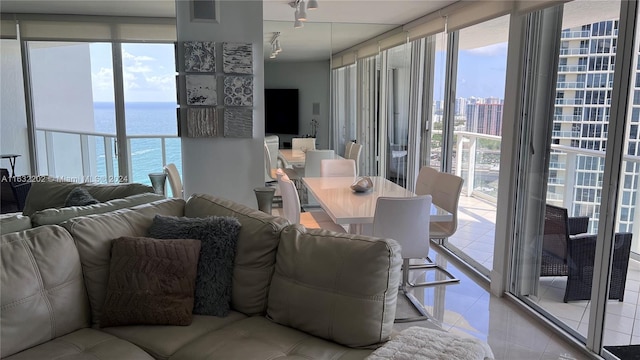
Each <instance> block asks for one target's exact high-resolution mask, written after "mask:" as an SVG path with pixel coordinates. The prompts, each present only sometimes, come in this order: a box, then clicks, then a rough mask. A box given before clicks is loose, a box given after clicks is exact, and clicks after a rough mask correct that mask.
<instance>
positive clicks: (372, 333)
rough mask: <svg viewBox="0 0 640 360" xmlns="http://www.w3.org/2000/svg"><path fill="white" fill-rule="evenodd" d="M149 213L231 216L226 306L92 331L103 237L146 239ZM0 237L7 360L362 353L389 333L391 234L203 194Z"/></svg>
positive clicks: (106, 244) (102, 274)
mask: <svg viewBox="0 0 640 360" xmlns="http://www.w3.org/2000/svg"><path fill="white" fill-rule="evenodd" d="M156 214H162V215H173V216H187V217H206V216H212V215H218V216H234V217H236V218H237V219H238V220H239V221H240V223H241V224H242V228H241V230H240V235H239V238H238V244H237V255H236V258H235V264H234V270H233V290H232V298H231V308H232V311H231V313H230V314H229V315H228V316H227V317H224V318H219V317H213V316H202V315H194V318H193V322H192V324H191V325H189V326H146V325H137V326H120V327H106V328H100V326H99V322H98V321H97V320H96V319H100V314H101V308H102V305H103V302H104V299H105V295H106V288H107V280H108V275H109V274H108V270H109V261H110V254H111V252H110V248H111V245H110V244H111V241H112V240H113V239H116V238H118V237H121V236H145V235H146V231H147V229H148V227H149V226H150V224H151V222H152V219H153V217H154V216H155V215H156ZM0 246H1V248H0V256H1V260H2V261H1V263H0V267H1V268H0V270H1V274H2V282H1V284H0V286H1V288H0V292H1V293H2V297H1V300H2V302H1V304H0V323H1V324H2V327H1V329H0V343H1V344H2V347H1V348H0V357H1V358H3V359H7V360H16V359H18V360H19V359H30V360H38V359H66V358H69V359H71V358H72V359H173V360H180V359H225V360H230V359H231V360H232V359H242V360H248V359H276V358H284V357H291V358H299V359H343V360H348V359H349V360H350V359H363V358H365V357H366V356H368V355H369V354H370V353H371V352H372V351H373V349H375V348H376V347H378V346H379V345H381V344H382V343H383V342H385V341H386V340H388V339H389V337H390V335H391V332H392V327H393V321H394V317H395V309H396V298H397V293H398V291H397V289H398V285H399V282H400V266H401V262H402V261H401V257H400V246H399V245H398V243H397V242H395V241H394V240H390V239H376V238H372V237H367V236H361V235H349V234H338V233H332V232H329V231H326V230H306V229H305V228H303V227H301V226H299V225H290V224H289V223H288V222H287V221H286V220H285V219H283V218H279V217H273V216H270V215H267V214H265V213H263V212H261V211H258V210H255V209H251V208H248V207H246V206H243V205H240V204H236V203H233V202H231V201H227V200H223V199H219V198H215V197H213V196H209V195H194V196H192V197H191V198H189V200H187V201H186V202H185V201H184V200H182V199H164V200H160V201H156V202H152V203H148V204H144V205H140V206H137V207H134V208H131V209H125V210H117V211H114V212H110V213H105V214H99V215H90V216H87V217H78V218H74V219H71V220H69V221H66V222H64V223H62V226H58V225H45V226H40V227H38V228H33V229H29V230H25V231H20V232H14V233H10V234H6V235H3V236H2V237H1V238H0Z"/></svg>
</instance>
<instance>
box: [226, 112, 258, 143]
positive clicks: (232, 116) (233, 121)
mask: <svg viewBox="0 0 640 360" xmlns="http://www.w3.org/2000/svg"><path fill="white" fill-rule="evenodd" d="M224 136H225V137H231V138H252V137H253V109H240V108H227V109H224Z"/></svg>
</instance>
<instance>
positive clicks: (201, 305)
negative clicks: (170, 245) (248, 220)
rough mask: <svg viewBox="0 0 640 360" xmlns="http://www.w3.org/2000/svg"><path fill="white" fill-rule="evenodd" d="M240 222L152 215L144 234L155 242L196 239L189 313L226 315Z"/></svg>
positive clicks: (225, 217)
mask: <svg viewBox="0 0 640 360" xmlns="http://www.w3.org/2000/svg"><path fill="white" fill-rule="evenodd" d="M240 227H241V225H240V222H239V221H238V219H236V218H234V217H229V216H211V217H207V218H188V217H175V216H162V215H156V216H155V217H154V218H153V222H152V224H151V227H150V228H149V231H148V233H147V235H148V236H149V237H153V238H156V239H197V240H200V241H201V242H202V243H201V248H200V257H199V259H198V274H197V276H196V292H195V304H194V306H193V313H194V314H199V315H213V316H227V315H228V314H229V309H230V302H231V281H232V277H233V262H234V260H235V257H236V244H237V243H238V234H239V233H240Z"/></svg>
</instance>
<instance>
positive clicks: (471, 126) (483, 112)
mask: <svg viewBox="0 0 640 360" xmlns="http://www.w3.org/2000/svg"><path fill="white" fill-rule="evenodd" d="M466 103H467V110H466V115H467V116H466V118H467V125H466V130H467V131H470V132H475V133H479V134H486V135H500V134H501V133H502V112H503V101H502V100H501V99H498V98H485V99H480V98H474V97H472V98H469V99H467V101H466Z"/></svg>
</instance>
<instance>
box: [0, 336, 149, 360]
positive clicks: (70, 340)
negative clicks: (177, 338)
mask: <svg viewBox="0 0 640 360" xmlns="http://www.w3.org/2000/svg"><path fill="white" fill-rule="evenodd" d="M50 359H73V360H85V359H86V360H96V359H100V360H121V359H127V360H152V359H153V358H152V357H151V356H150V355H149V354H147V353H146V352H144V350H142V349H140V348H139V347H137V346H135V345H134V344H132V343H130V342H128V341H126V340H122V339H118V338H117V337H115V336H113V335H109V334H107V333H104V332H102V331H99V330H94V329H80V330H77V331H74V332H72V333H70V334H67V335H65V336H62V337H59V338H57V339H54V340H51V341H48V342H46V343H44V344H42V345H38V346H35V347H32V348H30V349H27V350H25V351H23V352H20V353H17V354H15V355H13V356H10V357H8V358H6V359H5V360H50Z"/></svg>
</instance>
